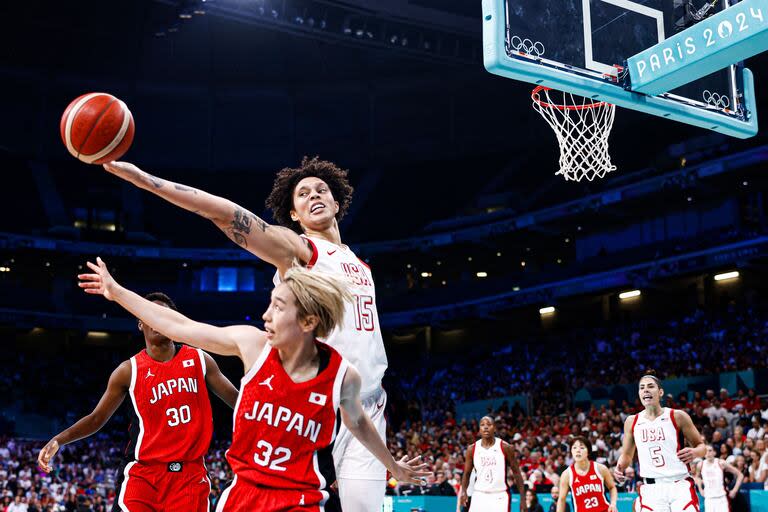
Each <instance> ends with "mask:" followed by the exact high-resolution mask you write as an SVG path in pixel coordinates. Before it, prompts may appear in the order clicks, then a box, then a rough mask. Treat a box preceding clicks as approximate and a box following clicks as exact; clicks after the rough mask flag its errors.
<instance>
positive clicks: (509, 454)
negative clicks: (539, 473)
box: [501, 441, 525, 512]
mask: <svg viewBox="0 0 768 512" xmlns="http://www.w3.org/2000/svg"><path fill="white" fill-rule="evenodd" d="M501 450H502V451H503V452H504V458H505V459H506V460H507V465H508V466H509V468H510V469H511V470H512V478H513V479H514V481H515V487H517V492H518V493H519V494H520V510H521V511H523V512H524V511H525V509H524V507H525V499H524V498H525V480H524V479H523V473H522V471H520V464H518V462H517V454H516V453H515V448H514V447H513V446H512V445H511V444H509V443H507V442H505V441H502V442H501ZM504 477H505V478H506V475H504Z"/></svg>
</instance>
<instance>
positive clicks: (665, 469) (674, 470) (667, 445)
mask: <svg viewBox="0 0 768 512" xmlns="http://www.w3.org/2000/svg"><path fill="white" fill-rule="evenodd" d="M632 435H633V436H634V437H635V446H637V458H638V460H639V461H640V476H641V477H643V478H672V477H675V478H687V477H688V476H689V472H688V466H687V465H686V464H683V462H682V461H681V460H680V459H679V458H678V457H677V452H678V451H679V450H680V449H682V448H683V438H682V432H680V430H679V429H678V428H677V424H676V423H675V414H674V410H673V409H670V408H668V407H667V408H665V409H664V411H663V412H662V413H661V415H660V416H659V417H658V418H656V419H655V420H653V421H651V420H650V419H648V418H647V417H646V416H645V411H643V412H639V413H637V415H635V420H634V423H633V424H632Z"/></svg>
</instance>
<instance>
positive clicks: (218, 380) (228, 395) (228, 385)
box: [204, 352, 237, 409]
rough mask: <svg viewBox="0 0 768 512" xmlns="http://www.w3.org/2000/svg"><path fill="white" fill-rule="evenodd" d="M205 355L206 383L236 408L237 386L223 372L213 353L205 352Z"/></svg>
mask: <svg viewBox="0 0 768 512" xmlns="http://www.w3.org/2000/svg"><path fill="white" fill-rule="evenodd" d="M204 356H205V368H206V372H205V383H206V385H207V386H208V389H210V390H211V391H213V392H214V393H215V394H216V396H217V397H219V398H221V400H222V401H223V402H224V403H225V404H227V405H228V406H230V407H231V408H232V409H234V408H235V402H237V388H236V387H235V386H234V385H233V384H232V382H230V380H229V379H228V378H226V377H225V376H224V374H223V373H221V370H220V369H219V365H218V364H216V360H215V359H214V358H213V357H211V354H208V353H207V352H205V353H204Z"/></svg>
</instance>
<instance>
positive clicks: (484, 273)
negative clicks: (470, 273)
mask: <svg viewBox="0 0 768 512" xmlns="http://www.w3.org/2000/svg"><path fill="white" fill-rule="evenodd" d="M475 275H476V276H477V277H488V272H478V273H477V274H475Z"/></svg>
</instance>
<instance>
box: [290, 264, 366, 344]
mask: <svg viewBox="0 0 768 512" xmlns="http://www.w3.org/2000/svg"><path fill="white" fill-rule="evenodd" d="M283 282H284V283H285V284H286V285H287V286H288V287H289V288H290V289H291V291H292V292H293V295H294V296H295V297H296V304H297V306H298V309H299V313H298V316H299V318H307V317H308V316H315V317H317V319H318V322H317V327H316V328H315V336H317V337H319V338H324V337H326V336H328V335H329V334H330V333H331V331H332V330H333V328H334V327H336V326H337V325H338V324H340V323H341V321H342V320H343V319H344V302H345V301H351V300H352V295H351V294H350V292H349V290H348V289H347V284H346V283H345V282H344V281H343V280H342V279H339V278H338V277H335V276H333V275H331V274H328V273H326V272H318V271H316V270H313V271H311V272H310V271H309V270H307V269H306V268H304V267H291V268H290V269H289V270H288V271H287V272H286V273H285V276H284V277H283Z"/></svg>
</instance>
